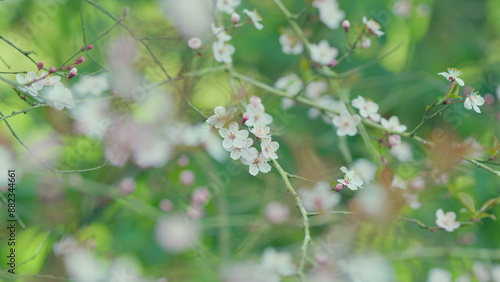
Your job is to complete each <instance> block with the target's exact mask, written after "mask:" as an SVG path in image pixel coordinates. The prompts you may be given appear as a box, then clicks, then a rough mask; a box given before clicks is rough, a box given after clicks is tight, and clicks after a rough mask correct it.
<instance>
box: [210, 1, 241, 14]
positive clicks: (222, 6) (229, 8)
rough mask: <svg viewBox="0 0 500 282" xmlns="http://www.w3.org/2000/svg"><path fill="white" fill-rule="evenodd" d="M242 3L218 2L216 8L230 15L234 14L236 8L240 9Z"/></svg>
mask: <svg viewBox="0 0 500 282" xmlns="http://www.w3.org/2000/svg"><path fill="white" fill-rule="evenodd" d="M240 3H241V0H217V2H216V3H215V8H216V9H217V10H218V11H221V12H226V13H227V14H229V15H230V14H232V13H234V8H236V7H238V6H239V5H240Z"/></svg>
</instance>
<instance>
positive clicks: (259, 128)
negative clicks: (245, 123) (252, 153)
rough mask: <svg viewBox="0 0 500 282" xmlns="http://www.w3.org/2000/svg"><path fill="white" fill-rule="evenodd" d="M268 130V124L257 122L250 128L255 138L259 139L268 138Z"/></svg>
mask: <svg viewBox="0 0 500 282" xmlns="http://www.w3.org/2000/svg"><path fill="white" fill-rule="evenodd" d="M270 131H271V129H270V128H269V126H266V125H260V124H257V125H255V126H254V127H253V128H252V129H250V132H252V133H253V134H254V135H255V136H256V137H257V138H260V139H264V138H268V137H269V132H270Z"/></svg>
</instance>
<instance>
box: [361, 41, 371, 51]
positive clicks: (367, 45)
mask: <svg viewBox="0 0 500 282" xmlns="http://www.w3.org/2000/svg"><path fill="white" fill-rule="evenodd" d="M370 46H372V41H371V39H370V38H363V39H361V48H363V49H368V48H370Z"/></svg>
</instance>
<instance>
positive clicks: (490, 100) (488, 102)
mask: <svg viewBox="0 0 500 282" xmlns="http://www.w3.org/2000/svg"><path fill="white" fill-rule="evenodd" d="M484 101H485V102H486V105H491V104H493V103H494V102H495V97H494V96H493V95H492V94H490V93H488V94H486V95H484Z"/></svg>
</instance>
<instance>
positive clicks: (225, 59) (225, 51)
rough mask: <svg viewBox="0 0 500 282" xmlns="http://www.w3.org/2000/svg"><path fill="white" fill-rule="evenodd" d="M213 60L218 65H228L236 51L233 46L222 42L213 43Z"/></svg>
mask: <svg viewBox="0 0 500 282" xmlns="http://www.w3.org/2000/svg"><path fill="white" fill-rule="evenodd" d="M212 50H213V52H214V59H215V60H216V61H217V62H220V63H227V64H230V63H232V62H233V58H232V56H233V54H234V52H235V51H236V49H235V48H234V46H233V45H231V44H226V43H225V42H224V41H222V40H218V41H215V42H214V44H213V45H212Z"/></svg>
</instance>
